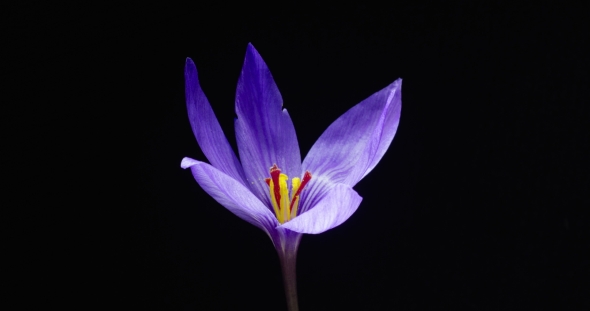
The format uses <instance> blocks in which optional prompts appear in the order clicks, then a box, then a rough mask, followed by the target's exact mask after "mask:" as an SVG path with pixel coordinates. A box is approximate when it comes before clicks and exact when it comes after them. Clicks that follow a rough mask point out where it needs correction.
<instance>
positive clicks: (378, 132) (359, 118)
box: [181, 44, 401, 310]
mask: <svg viewBox="0 0 590 311" xmlns="http://www.w3.org/2000/svg"><path fill="white" fill-rule="evenodd" d="M185 81H186V102H187V109H188V115H189V121H190V124H191V126H192V130H193V133H194V134H195V137H196V139H197V142H198V144H199V146H200V147H201V150H202V151H203V153H204V154H205V156H206V157H207V159H208V160H209V163H210V164H209V163H206V162H202V161H198V160H194V159H191V158H184V159H183V160H182V163H181V167H182V168H190V169H191V171H192V173H193V176H194V178H195V179H196V181H197V182H198V183H199V185H200V186H201V187H202V188H203V190H205V192H207V193H208V194H209V195H211V196H212V197H213V198H214V199H215V200H216V201H217V202H219V203H220V204H221V205H223V206H224V207H225V208H227V209H228V210H229V211H231V212H232V213H234V214H235V215H236V216H238V217H240V218H242V219H243V220H245V221H247V222H249V223H251V224H253V225H255V226H257V227H258V228H260V229H262V230H263V231H264V232H266V234H267V235H268V236H269V237H270V239H271V240H272V242H273V244H274V246H275V248H276V249H277V252H278V254H279V257H280V259H281V266H282V269H283V277H284V280H285V290H286V294H287V303H288V305H289V310H296V309H297V299H296V290H295V258H296V254H297V248H298V246H299V242H300V240H301V236H302V234H304V233H309V234H317V233H321V232H324V231H326V230H329V229H332V228H334V227H336V226H338V225H340V224H341V223H343V222H344V221H346V220H347V219H348V218H349V217H350V216H351V215H352V214H353V213H354V212H355V211H356V209H357V208H358V206H359V204H360V203H361V200H362V198H361V197H360V196H359V195H358V193H357V192H356V191H354V190H353V189H352V187H353V186H354V185H355V184H356V183H358V182H359V181H360V180H361V179H362V178H363V177H365V176H366V175H367V174H368V173H369V172H370V171H371V170H373V168H374V167H375V165H377V163H378V162H379V160H381V158H382V157H383V154H384V153H385V151H386V150H387V148H388V147H389V145H390V144H391V141H392V140H393V137H394V135H395V132H396V130H397V127H398V123H399V117H400V111H401V79H398V80H396V81H394V82H393V83H391V84H390V85H388V86H387V87H385V88H384V89H382V90H380V91H378V92H377V93H375V94H373V95H371V96H370V97H369V98H367V99H365V100H363V101H362V102H360V103H359V104H357V105H356V106H354V107H352V108H351V109H350V110H348V111H347V112H346V113H344V114H343V115H342V116H340V117H339V118H338V119H337V120H336V121H334V123H332V124H331V125H330V126H329V127H328V129H326V131H325V132H324V133H323V134H322V135H321V136H320V138H319V139H318V140H317V141H316V142H315V144H314V145H313V147H312V148H311V150H310V151H309V153H308V154H307V156H306V157H305V159H304V160H303V162H301V155H300V152H299V145H298V143H297V136H296V134H295V128H294V126H293V122H292V121H291V118H290V117H289V113H288V112H287V110H286V109H285V108H283V107H282V105H283V100H282V98H281V94H280V93H279V90H278V89H277V86H276V84H275V82H274V80H273V77H272V76H271V73H270V71H269V69H268V67H267V66H266V64H265V62H264V61H263V60H262V58H261V57H260V55H259V54H258V52H257V51H256V49H254V47H253V46H252V45H251V44H249V45H248V48H247V51H246V58H245V61H244V66H243V67H242V72H241V76H240V79H239V81H238V87H237V91H236V103H235V112H236V114H237V118H236V120H235V132H236V141H237V146H238V151H239V157H240V158H239V160H238V157H237V156H236V154H235V153H234V151H233V150H232V148H231V146H230V144H229V142H228V140H227V138H226V137H225V135H224V134H223V131H222V129H221V126H220V125H219V122H218V121H217V119H216V117H215V115H214V113H213V110H212V108H211V105H210V104H209V101H208V100H207V98H206V97H205V94H204V93H203V90H202V89H201V86H200V85H199V80H198V76H197V69H196V67H195V64H194V63H193V61H192V60H191V59H190V58H187V61H186V67H185Z"/></svg>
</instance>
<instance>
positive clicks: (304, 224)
mask: <svg viewBox="0 0 590 311" xmlns="http://www.w3.org/2000/svg"><path fill="white" fill-rule="evenodd" d="M362 200H363V198H362V197H361V196H360V195H358V193H356V191H354V190H353V189H352V188H351V187H349V186H347V185H345V184H338V185H335V186H334V187H333V188H332V189H331V190H330V191H329V192H328V193H326V195H325V196H324V198H323V199H322V200H321V201H320V202H319V203H318V204H317V205H316V206H314V207H313V208H311V209H310V210H308V211H307V212H304V213H303V214H301V215H299V216H297V217H295V218H294V219H293V220H291V221H289V222H286V223H284V224H282V225H280V226H278V227H279V228H281V227H282V228H286V229H289V230H291V231H295V232H299V233H308V234H318V233H322V232H324V231H327V230H330V229H332V228H334V227H336V226H339V225H340V224H342V223H343V222H345V221H346V220H347V219H348V218H349V217H350V216H351V215H352V214H353V213H354V212H355V211H356V210H357V208H358V207H359V205H360V204H361V201H362Z"/></svg>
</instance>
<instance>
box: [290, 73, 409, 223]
mask: <svg viewBox="0 0 590 311" xmlns="http://www.w3.org/2000/svg"><path fill="white" fill-rule="evenodd" d="M400 112H401V79H398V80H396V81H395V82H393V83H392V84H390V85H389V86H387V87H386V88H384V89H382V90H381V91H379V92H377V93H375V94H373V95H371V96H370V97H369V98H367V99H365V100H363V101H362V102H360V103H359V104H357V105H356V106H354V107H352V108H351V109H350V110H348V111H347V112H346V113H344V114H343V115H342V116H340V117H339V118H338V119H337V120H336V121H334V123H332V124H331V125H330V126H329V127H328V128H327V129H326V131H324V133H323V134H322V136H320V138H319V139H318V140H317V141H316V142H315V144H314V145H313V147H312V148H311V150H310V151H309V153H308V154H307V156H306V157H305V160H304V161H303V164H302V167H303V169H304V170H308V171H310V172H311V173H312V175H313V176H321V179H319V180H316V181H315V182H314V183H311V182H310V184H309V188H307V189H306V191H304V192H303V193H302V195H301V197H302V198H301V202H304V204H303V206H302V211H303V212H305V211H307V210H308V209H309V208H310V207H311V206H313V204H314V202H313V201H314V200H316V201H317V198H318V197H322V196H323V194H325V193H326V192H327V191H329V190H330V187H331V185H332V184H334V183H343V184H346V185H349V186H351V187H352V186H354V185H355V184H356V183H357V182H359V180H361V179H362V178H363V177H364V176H365V175H367V174H368V173H369V172H370V171H371V170H372V169H373V168H374V167H375V165H377V163H378V162H379V160H381V158H382V157H383V154H384V153H385V151H386V150H387V148H388V147H389V145H390V144H391V141H392V140H393V136H394V135H395V132H396V130H397V126H398V124H399V117H400ZM313 180H314V179H313V178H312V181H313ZM308 198H310V199H308Z"/></svg>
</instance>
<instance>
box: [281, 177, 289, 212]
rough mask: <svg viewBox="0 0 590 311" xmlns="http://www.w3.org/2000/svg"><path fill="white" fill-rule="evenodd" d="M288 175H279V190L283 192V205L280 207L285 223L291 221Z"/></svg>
mask: <svg viewBox="0 0 590 311" xmlns="http://www.w3.org/2000/svg"><path fill="white" fill-rule="evenodd" d="M287 179H288V177H287V175H285V174H281V175H279V189H280V190H281V203H280V205H279V207H280V209H281V214H282V215H281V217H282V218H283V222H285V221H288V220H290V215H289V203H290V202H289V189H288V188H287Z"/></svg>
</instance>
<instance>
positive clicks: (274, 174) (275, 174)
mask: <svg viewBox="0 0 590 311" xmlns="http://www.w3.org/2000/svg"><path fill="white" fill-rule="evenodd" d="M280 175H281V170H280V169H279V167H278V166H277V165H276V164H274V165H273V166H272V167H271V168H270V177H271V178H272V182H273V184H274V195H275V200H276V201H277V205H279V206H280V204H281V188H280V185H279V176H280ZM267 183H268V184H269V186H270V180H269V181H268V182H267Z"/></svg>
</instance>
